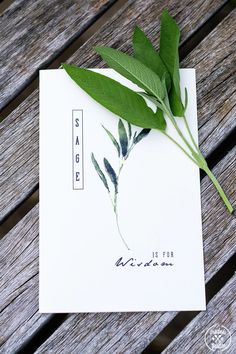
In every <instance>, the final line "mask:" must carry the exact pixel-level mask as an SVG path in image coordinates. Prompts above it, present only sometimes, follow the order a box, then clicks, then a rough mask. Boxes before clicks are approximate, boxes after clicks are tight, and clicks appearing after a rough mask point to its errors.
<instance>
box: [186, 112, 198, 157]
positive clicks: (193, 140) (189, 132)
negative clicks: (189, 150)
mask: <svg viewBox="0 0 236 354" xmlns="http://www.w3.org/2000/svg"><path fill="white" fill-rule="evenodd" d="M183 119H184V124H185V127H186V129H187V131H188V134H189V136H190V139H191V140H192V143H193V145H194V147H195V149H196V150H197V151H198V152H199V153H201V152H200V150H199V147H198V145H197V143H196V141H195V139H194V137H193V134H192V133H191V130H190V128H189V125H188V122H187V119H186V116H185V114H184V116H183Z"/></svg>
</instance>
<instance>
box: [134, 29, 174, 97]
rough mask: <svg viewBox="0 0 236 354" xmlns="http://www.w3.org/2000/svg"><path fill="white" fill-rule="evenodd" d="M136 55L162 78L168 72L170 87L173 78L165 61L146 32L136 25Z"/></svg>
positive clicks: (168, 85)
mask: <svg viewBox="0 0 236 354" xmlns="http://www.w3.org/2000/svg"><path fill="white" fill-rule="evenodd" d="M133 48H134V57H135V58H136V59H138V60H139V61H141V62H142V63H143V64H144V65H146V66H147V67H148V68H149V69H151V70H153V71H154V72H155V73H156V74H157V75H158V76H159V77H160V78H162V76H163V74H164V73H167V74H168V75H167V88H168V91H169V89H170V85H171V80H170V75H169V73H168V71H167V68H166V66H165V64H164V63H163V61H162V59H161V57H160V55H159V53H158V52H157V51H156V50H155V48H154V47H153V45H152V43H151V41H150V40H149V39H148V38H147V36H146V34H145V33H144V32H143V31H142V30H141V28H139V27H138V26H135V29H134V33H133Z"/></svg>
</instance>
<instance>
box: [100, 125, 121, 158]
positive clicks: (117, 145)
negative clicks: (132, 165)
mask: <svg viewBox="0 0 236 354" xmlns="http://www.w3.org/2000/svg"><path fill="white" fill-rule="evenodd" d="M102 127H103V129H104V130H105V132H106V133H107V135H108V136H109V138H110V139H111V141H112V142H113V144H114V146H115V148H116V150H117V152H118V156H120V145H119V144H118V142H117V140H116V138H115V137H114V135H113V134H112V133H111V132H110V131H109V130H108V129H107V128H106V127H104V126H103V125H102Z"/></svg>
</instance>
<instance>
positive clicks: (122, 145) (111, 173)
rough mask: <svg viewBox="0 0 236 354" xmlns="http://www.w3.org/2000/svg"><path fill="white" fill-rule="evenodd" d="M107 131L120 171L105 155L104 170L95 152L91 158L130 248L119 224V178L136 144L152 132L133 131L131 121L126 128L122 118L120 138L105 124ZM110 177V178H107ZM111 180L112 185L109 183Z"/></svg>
mask: <svg viewBox="0 0 236 354" xmlns="http://www.w3.org/2000/svg"><path fill="white" fill-rule="evenodd" d="M102 127H103V129H104V130H105V132H106V133H107V135H108V137H109V138H110V140H111V142H112V144H113V145H114V147H115V149H116V151H117V156H118V159H119V167H118V171H115V169H114V168H113V167H112V164H111V163H110V162H109V161H108V160H107V159H106V158H105V157H104V159H103V165H104V172H103V170H102V168H101V167H100V166H99V164H98V162H97V160H96V158H95V156H94V154H93V153H92V154H91V160H92V163H93V166H94V168H95V170H96V172H97V174H98V176H99V177H100V179H101V181H102V182H103V184H104V186H105V188H106V190H107V192H108V195H109V198H110V200H111V203H112V208H113V210H114V214H115V219H116V224H117V230H118V233H119V235H120V237H121V240H122V241H123V243H124V245H125V246H126V248H127V249H128V250H129V249H130V248H129V246H128V244H127V242H126V241H125V238H124V236H123V235H122V232H121V229H120V226H119V214H118V193H119V178H120V175H121V172H122V169H123V167H124V164H125V162H126V160H127V159H128V157H129V155H130V153H131V151H132V150H133V148H134V146H135V145H136V144H138V143H139V142H140V141H141V140H142V139H143V138H144V137H145V136H147V135H148V134H149V132H150V129H142V130H141V131H140V132H139V133H138V132H137V131H135V132H134V133H133V132H132V127H131V124H130V123H127V127H126V128H125V126H124V123H123V121H122V120H121V119H119V122H118V139H116V138H115V136H114V135H113V134H112V133H111V132H110V131H109V130H108V129H107V128H106V127H104V126H102ZM107 177H108V178H107ZM108 181H110V182H111V183H110V184H111V187H110V185H109V183H108Z"/></svg>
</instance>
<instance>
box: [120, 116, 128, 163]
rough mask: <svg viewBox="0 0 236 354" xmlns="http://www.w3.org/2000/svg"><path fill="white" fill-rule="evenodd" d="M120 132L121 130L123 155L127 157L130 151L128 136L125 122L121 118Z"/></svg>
mask: <svg viewBox="0 0 236 354" xmlns="http://www.w3.org/2000/svg"><path fill="white" fill-rule="evenodd" d="M118 132H119V138H120V146H121V151H122V156H124V157H125V156H126V154H127V151H128V136H127V133H126V130H125V126H124V123H123V122H122V120H121V119H119V123H118Z"/></svg>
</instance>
